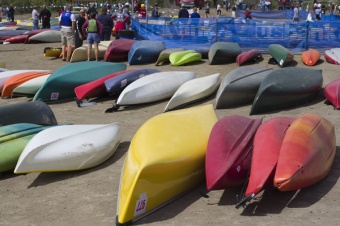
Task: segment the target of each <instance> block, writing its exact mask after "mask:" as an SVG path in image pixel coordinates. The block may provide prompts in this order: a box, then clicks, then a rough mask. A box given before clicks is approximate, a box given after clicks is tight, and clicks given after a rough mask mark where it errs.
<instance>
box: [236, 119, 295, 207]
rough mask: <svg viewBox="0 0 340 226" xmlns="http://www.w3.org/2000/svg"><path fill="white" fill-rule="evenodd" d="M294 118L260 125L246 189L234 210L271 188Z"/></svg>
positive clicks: (255, 138) (274, 120)
mask: <svg viewBox="0 0 340 226" xmlns="http://www.w3.org/2000/svg"><path fill="white" fill-rule="evenodd" d="M294 120H295V118H290V117H275V118H272V119H269V120H268V121H266V122H264V123H262V124H261V125H260V126H259V128H258V130H257V131H256V134H255V137H254V147H253V153H252V159H251V167H250V175H249V179H248V184H247V189H246V192H245V194H244V197H243V198H242V200H241V201H240V202H239V203H237V205H236V208H239V207H241V206H244V205H245V204H246V203H247V202H249V201H251V200H252V199H253V198H254V197H255V196H256V195H257V194H259V193H260V192H261V191H263V190H265V189H267V188H271V187H273V181H274V175H275V170H276V165H277V161H278V158H279V154H280V149H281V146H282V142H283V139H284V137H285V135H286V132H287V130H288V128H289V126H290V125H291V124H292V123H293V122H294Z"/></svg>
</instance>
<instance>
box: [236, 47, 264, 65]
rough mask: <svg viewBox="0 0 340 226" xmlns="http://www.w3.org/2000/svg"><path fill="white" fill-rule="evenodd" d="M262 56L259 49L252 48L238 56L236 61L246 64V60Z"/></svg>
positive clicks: (239, 63)
mask: <svg viewBox="0 0 340 226" xmlns="http://www.w3.org/2000/svg"><path fill="white" fill-rule="evenodd" d="M259 57H261V53H260V51H259V50H257V49H251V50H249V51H247V52H244V53H241V54H239V55H238V56H237V57H236V63H237V64H238V65H239V66H241V65H242V64H245V63H246V62H249V61H251V60H254V59H256V58H259Z"/></svg>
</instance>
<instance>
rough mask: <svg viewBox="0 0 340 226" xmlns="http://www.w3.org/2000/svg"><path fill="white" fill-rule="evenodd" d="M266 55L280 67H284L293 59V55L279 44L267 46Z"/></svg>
mask: <svg viewBox="0 0 340 226" xmlns="http://www.w3.org/2000/svg"><path fill="white" fill-rule="evenodd" d="M268 53H269V54H270V55H271V56H272V57H273V58H274V59H275V61H276V62H277V64H278V65H279V66H280V67H284V66H286V65H287V64H288V63H290V61H291V60H293V59H294V55H293V54H292V53H291V52H290V51H289V50H288V49H287V48H285V47H283V46H282V45H280V44H271V45H269V46H268Z"/></svg>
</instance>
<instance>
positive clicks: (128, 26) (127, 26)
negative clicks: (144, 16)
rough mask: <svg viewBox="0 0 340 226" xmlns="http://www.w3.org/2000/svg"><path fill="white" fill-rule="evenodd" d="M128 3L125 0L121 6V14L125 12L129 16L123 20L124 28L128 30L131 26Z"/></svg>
mask: <svg viewBox="0 0 340 226" xmlns="http://www.w3.org/2000/svg"><path fill="white" fill-rule="evenodd" d="M129 7H130V4H129V3H128V2H127V3H125V5H124V8H123V14H127V15H129V18H128V19H126V20H125V28H126V30H130V26H131V19H130V18H131V15H130V10H129Z"/></svg>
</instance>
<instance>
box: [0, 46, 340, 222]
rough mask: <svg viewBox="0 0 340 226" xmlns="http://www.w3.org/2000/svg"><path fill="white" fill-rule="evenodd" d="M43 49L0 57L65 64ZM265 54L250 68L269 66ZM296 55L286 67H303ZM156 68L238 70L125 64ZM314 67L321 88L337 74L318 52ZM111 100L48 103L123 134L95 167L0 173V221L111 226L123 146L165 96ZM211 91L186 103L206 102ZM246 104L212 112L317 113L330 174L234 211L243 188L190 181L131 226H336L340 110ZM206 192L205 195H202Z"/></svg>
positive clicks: (78, 120)
mask: <svg viewBox="0 0 340 226" xmlns="http://www.w3.org/2000/svg"><path fill="white" fill-rule="evenodd" d="M45 47H60V44H59V43H53V44H27V45H24V44H15V45H1V46H0V61H4V62H6V64H7V68H8V69H50V70H56V69H58V68H60V67H62V66H63V65H66V64H68V63H66V62H62V61H61V60H60V59H50V58H45V57H44V56H43V49H44V48H45ZM269 58H270V57H269V55H264V56H263V61H261V62H259V63H258V64H253V66H259V67H271V68H274V69H278V68H279V67H278V66H277V65H270V64H268V60H269ZM300 59H301V56H300V55H299V54H296V55H295V62H294V63H293V64H291V65H290V66H295V67H307V66H305V65H303V63H302V62H301V60H300ZM141 67H145V68H147V67H148V68H157V69H159V70H161V71H174V70H175V71H177V70H188V71H195V72H196V73H197V76H198V77H201V76H207V75H210V74H213V73H221V75H222V76H223V77H224V76H225V75H226V74H227V73H228V72H230V71H231V70H233V69H235V68H237V67H238V66H237V64H236V63H231V64H225V65H217V66H212V65H209V63H208V60H206V59H204V60H203V61H202V62H201V63H197V64H194V65H188V66H181V67H174V66H171V65H164V66H158V67H156V66H154V64H147V65H139V66H128V69H132V68H141ZM312 68H313V69H321V70H322V71H323V77H324V83H323V84H324V86H325V85H326V84H328V83H329V82H330V81H332V80H333V79H335V78H337V77H339V66H337V65H332V64H329V63H327V62H326V61H325V59H324V57H323V56H322V57H321V60H320V63H319V64H318V65H316V66H314V67H312ZM29 100H30V98H27V97H17V98H13V99H0V105H5V104H14V103H19V102H26V101H29ZM113 103H114V99H112V98H102V99H99V100H98V101H97V104H96V105H94V106H90V107H86V108H79V107H77V105H76V103H75V102H73V101H70V102H64V103H59V104H51V105H50V107H51V108H52V110H53V112H54V113H55V116H56V118H57V121H58V123H59V124H63V123H69V124H98V123H100V124H101V123H112V122H120V123H121V125H122V130H123V138H122V140H121V144H120V145H119V147H118V149H117V150H116V152H115V153H114V155H113V156H112V157H111V158H110V159H109V160H107V161H106V162H105V163H103V164H102V165H99V166H97V167H95V168H92V169H88V170H82V171H74V172H60V173H30V174H27V175H14V174H12V173H5V174H2V175H0V184H1V186H0V194H1V204H0V206H1V208H0V225H1V226H2V225H11V226H13V225H20V226H23V225H37V226H45V225H79V226H87V225H88V226H92V225H100V226H102V225H114V224H115V217H116V210H117V207H116V206H117V194H118V187H119V178H120V172H121V169H122V165H123V162H124V158H125V156H126V152H127V150H128V148H129V144H130V141H131V139H132V138H133V136H134V134H135V132H136V131H137V130H138V128H139V127H140V126H141V125H142V124H143V123H144V122H145V121H146V120H148V119H150V118H151V117H153V116H155V115H158V114H161V113H162V112H163V109H164V107H165V106H166V104H167V100H164V101H160V102H157V103H151V104H146V105H141V106H134V107H129V108H121V109H120V110H119V111H118V112H114V113H104V112H105V110H106V109H107V108H110V107H111V106H112V104H113ZM213 103H214V97H211V98H208V99H205V100H203V101H200V102H198V103H195V104H192V105H190V106H188V107H193V106H198V105H205V104H213ZM250 108H251V105H247V106H243V107H237V108H233V109H226V110H216V113H217V115H218V116H219V118H221V117H223V116H226V115H243V116H247V117H250V118H259V117H264V119H263V120H264V121H266V120H268V119H270V118H273V117H276V116H289V117H298V116H301V115H303V114H305V113H315V114H319V115H321V116H323V117H325V118H327V119H328V120H330V121H331V122H333V123H334V125H335V129H336V138H337V153H336V157H335V162H334V164H333V167H332V169H331V171H330V173H329V175H328V176H327V177H326V178H325V179H323V180H322V181H321V182H319V183H317V184H315V185H313V186H311V187H308V188H305V189H302V190H301V191H298V192H279V191H277V190H271V191H267V192H265V193H264V194H263V196H262V197H259V198H257V199H256V200H255V201H254V202H253V203H252V204H250V205H249V206H248V207H247V208H246V209H243V208H241V209H236V208H235V204H236V202H237V196H238V195H241V194H242V187H238V188H230V189H226V190H221V191H212V192H207V191H206V189H205V185H204V184H202V185H201V186H199V187H197V188H196V189H194V190H192V191H190V192H188V193H187V194H185V195H184V196H183V197H181V198H179V199H177V200H175V201H174V202H172V203H170V204H169V205H167V206H165V207H163V208H161V209H160V210H159V211H157V212H155V213H152V214H151V215H149V216H147V217H145V218H143V219H141V220H140V221H138V222H136V224H138V225H196V226H197V225H261V226H263V225H270V226H272V225H281V224H285V225H299V226H304V225H306V226H307V225H325V226H326V225H327V226H328V225H330V226H333V225H339V224H340V223H339V222H340V215H339V213H340V207H339V206H340V205H339V197H340V183H339V181H338V178H339V175H340V167H339V165H340V150H339V147H338V146H339V144H340V133H339V128H340V117H339V112H338V111H337V110H334V108H333V107H332V106H330V105H326V104H324V97H323V95H322V93H321V94H320V96H319V97H318V98H317V99H316V100H315V101H313V102H311V103H309V104H306V105H303V106H298V107H296V108H292V109H285V110H282V111H277V112H269V113H266V114H263V115H253V116H249V112H250ZM204 194H206V195H204Z"/></svg>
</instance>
